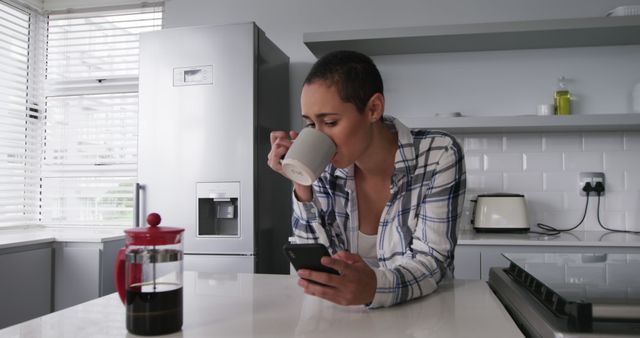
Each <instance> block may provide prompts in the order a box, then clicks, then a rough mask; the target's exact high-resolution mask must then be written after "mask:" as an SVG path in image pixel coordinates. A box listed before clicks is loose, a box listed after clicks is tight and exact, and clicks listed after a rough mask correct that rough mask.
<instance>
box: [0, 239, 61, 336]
mask: <svg viewBox="0 0 640 338" xmlns="http://www.w3.org/2000/svg"><path fill="white" fill-rule="evenodd" d="M51 276H52V249H51V245H50V244H49V243H45V244H36V245H26V246H19V247H12V248H6V249H1V250H0V328H3V327H6V326H10V325H13V324H16V323H19V322H22V321H25V320H28V319H31V318H35V317H38V316H42V315H45V314H47V313H49V312H51V309H52V302H51V286H52V280H51Z"/></svg>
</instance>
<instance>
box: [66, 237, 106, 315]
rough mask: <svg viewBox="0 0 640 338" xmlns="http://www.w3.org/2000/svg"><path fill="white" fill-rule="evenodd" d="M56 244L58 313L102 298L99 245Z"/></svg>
mask: <svg viewBox="0 0 640 338" xmlns="http://www.w3.org/2000/svg"><path fill="white" fill-rule="evenodd" d="M84 244H85V243H56V253H55V288H54V309H55V311H58V310H61V309H64V308H67V307H69V306H73V305H76V304H80V303H82V302H86V301H88V300H91V299H94V298H98V297H100V255H101V250H100V248H99V247H97V246H96V245H92V244H93V243H92V244H87V245H84Z"/></svg>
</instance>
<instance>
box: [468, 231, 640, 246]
mask: <svg viewBox="0 0 640 338" xmlns="http://www.w3.org/2000/svg"><path fill="white" fill-rule="evenodd" d="M458 245H536V246H590V247H594V246H595V247H640V235H637V234H627V233H617V232H610V231H575V230H574V231H570V232H563V233H561V234H559V235H557V236H546V235H540V234H532V233H478V232H475V231H473V230H466V231H462V232H461V233H459V234H458Z"/></svg>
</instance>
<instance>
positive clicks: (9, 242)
mask: <svg viewBox="0 0 640 338" xmlns="http://www.w3.org/2000/svg"><path fill="white" fill-rule="evenodd" d="M123 238H124V229H95V228H49V227H38V228H27V229H10V230H0V249H4V248H11V247H16V246H22V245H29V244H38V243H48V242H93V243H100V242H107V241H112V240H118V239H123Z"/></svg>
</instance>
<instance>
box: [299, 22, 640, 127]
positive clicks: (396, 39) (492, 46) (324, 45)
mask: <svg viewBox="0 0 640 338" xmlns="http://www.w3.org/2000/svg"><path fill="white" fill-rule="evenodd" d="M303 41H304V43H305V45H306V46H307V47H308V48H309V50H310V51H311V52H312V53H313V54H314V55H316V56H318V57H320V56H322V55H324V54H326V53H328V52H331V51H335V50H342V49H349V50H356V51H359V52H362V53H365V54H367V55H370V56H376V55H398V54H414V53H451V52H479V51H498V50H518V49H543V48H567V47H596V46H620V45H638V44H640V16H627V17H596V18H570V19H553V20H533V21H516V22H494V23H472V24H456V25H439V26H419V27H400V28H382V29H359V30H346V31H330V32H308V33H304V36H303ZM516 113H517V112H516ZM402 120H403V122H405V124H407V125H408V126H410V127H412V128H425V127H426V128H430V129H440V130H446V131H449V132H452V133H457V134H460V133H495V132H568V131H569V132H570V131H600V132H606V131H638V130H640V114H600V115H571V116H536V115H521V116H513V115H511V116H489V117H466V116H465V117H431V116H428V117H420V116H418V117H403V118H402Z"/></svg>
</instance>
